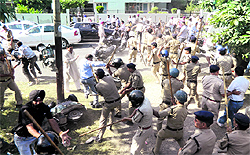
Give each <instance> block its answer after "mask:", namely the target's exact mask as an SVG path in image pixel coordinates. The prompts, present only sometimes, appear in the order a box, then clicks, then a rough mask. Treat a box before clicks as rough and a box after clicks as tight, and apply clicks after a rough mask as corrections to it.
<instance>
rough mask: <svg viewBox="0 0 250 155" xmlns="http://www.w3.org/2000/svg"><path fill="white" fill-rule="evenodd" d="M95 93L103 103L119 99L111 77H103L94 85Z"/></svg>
mask: <svg viewBox="0 0 250 155" xmlns="http://www.w3.org/2000/svg"><path fill="white" fill-rule="evenodd" d="M96 91H97V92H98V94H100V95H101V96H103V98H104V100H105V101H114V100H116V99H118V98H119V97H120V95H119V94H118V90H117V88H116V85H115V82H114V80H113V78H112V77H111V76H104V77H103V78H102V79H100V80H99V82H98V83H97V84H96Z"/></svg>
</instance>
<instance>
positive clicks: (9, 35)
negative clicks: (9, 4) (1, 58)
mask: <svg viewBox="0 0 250 155" xmlns="http://www.w3.org/2000/svg"><path fill="white" fill-rule="evenodd" d="M4 33H5V39H6V40H7V42H8V44H7V47H8V49H7V50H10V49H12V50H14V49H15V43H14V41H12V43H11V39H13V38H14V37H13V34H12V31H11V30H9V29H8V30H7V32H5V31H4Z"/></svg>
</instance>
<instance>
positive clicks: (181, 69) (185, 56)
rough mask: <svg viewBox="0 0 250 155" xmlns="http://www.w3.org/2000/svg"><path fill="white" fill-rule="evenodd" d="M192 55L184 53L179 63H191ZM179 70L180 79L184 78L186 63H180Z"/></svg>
mask: <svg viewBox="0 0 250 155" xmlns="http://www.w3.org/2000/svg"><path fill="white" fill-rule="evenodd" d="M191 57H192V55H191V54H186V53H182V55H181V58H180V62H179V63H183V62H185V64H187V63H190V61H191ZM178 70H179V72H180V74H179V76H178V79H180V80H182V79H183V78H184V77H185V75H184V65H178Z"/></svg>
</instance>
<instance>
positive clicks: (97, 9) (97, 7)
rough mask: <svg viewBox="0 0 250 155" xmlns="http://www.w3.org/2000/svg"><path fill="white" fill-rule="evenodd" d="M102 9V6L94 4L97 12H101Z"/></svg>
mask: <svg viewBox="0 0 250 155" xmlns="http://www.w3.org/2000/svg"><path fill="white" fill-rule="evenodd" d="M103 10H104V7H103V6H101V5H100V6H96V11H97V12H98V13H103Z"/></svg>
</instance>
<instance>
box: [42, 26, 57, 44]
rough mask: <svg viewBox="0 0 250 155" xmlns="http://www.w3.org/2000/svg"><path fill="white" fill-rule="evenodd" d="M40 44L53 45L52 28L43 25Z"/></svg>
mask: <svg viewBox="0 0 250 155" xmlns="http://www.w3.org/2000/svg"><path fill="white" fill-rule="evenodd" d="M42 42H43V44H44V45H45V46H47V45H48V44H50V45H55V37H54V26H52V25H45V26H44V27H43V33H42Z"/></svg>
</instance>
